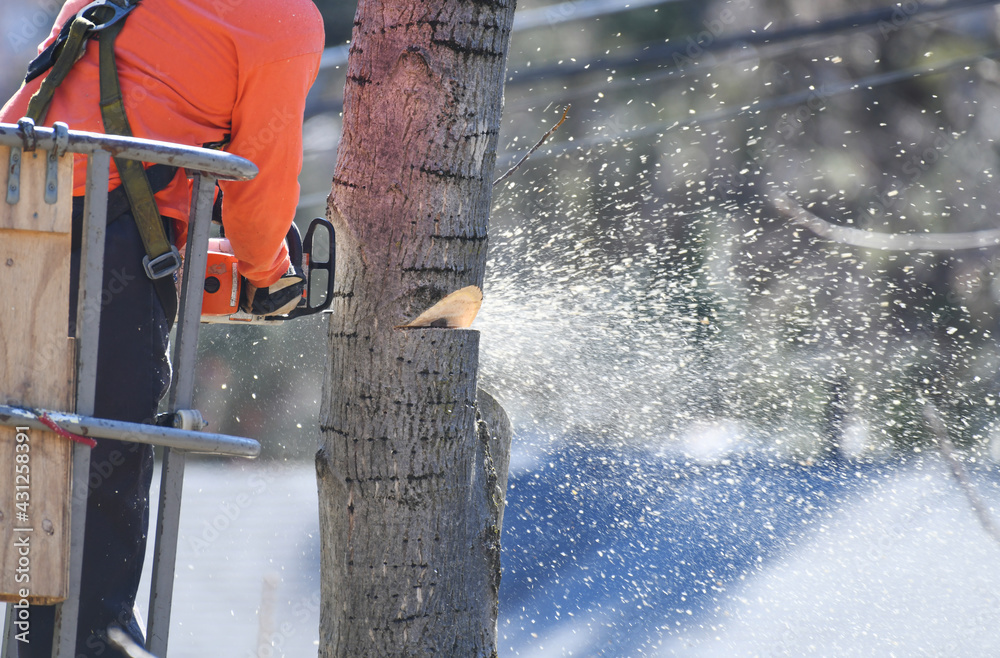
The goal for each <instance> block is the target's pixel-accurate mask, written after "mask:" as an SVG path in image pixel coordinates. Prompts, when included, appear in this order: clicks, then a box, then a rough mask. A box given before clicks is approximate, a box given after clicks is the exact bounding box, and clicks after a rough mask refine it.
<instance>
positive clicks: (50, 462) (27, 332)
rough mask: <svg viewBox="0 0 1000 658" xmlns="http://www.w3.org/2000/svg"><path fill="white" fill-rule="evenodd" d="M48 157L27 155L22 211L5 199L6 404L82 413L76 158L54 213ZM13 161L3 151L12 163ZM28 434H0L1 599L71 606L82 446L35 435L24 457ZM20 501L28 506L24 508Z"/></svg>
mask: <svg viewBox="0 0 1000 658" xmlns="http://www.w3.org/2000/svg"><path fill="white" fill-rule="evenodd" d="M46 155H47V154H46V153H45V152H38V153H37V157H35V155H33V154H26V157H25V159H24V161H23V164H22V168H21V176H22V179H21V199H20V202H19V203H18V204H17V205H15V206H9V205H7V204H6V203H4V202H3V200H2V197H0V227H2V228H0V400H2V401H3V402H4V403H5V404H11V405H18V406H27V407H35V408H45V409H52V410H58V411H73V410H74V405H73V397H74V396H73V393H74V387H73V379H74V359H73V353H72V348H71V344H70V340H69V338H68V337H67V334H68V328H69V252H70V233H69V231H70V226H71V221H72V219H71V214H72V205H71V193H72V190H71V187H72V186H71V181H72V167H71V164H72V158H71V157H68V156H67V157H63V158H62V159H61V161H60V165H59V183H60V190H59V192H60V194H59V200H58V202H57V203H56V204H54V205H48V204H46V203H45V202H44V200H43V195H44V180H45V164H46ZM7 157H8V150H7V149H0V158H2V161H3V162H4V163H6V162H7ZM5 169H6V167H5ZM3 180H4V182H5V183H6V173H5V174H4V175H3ZM18 434H19V433H18V431H17V430H16V429H15V428H12V427H8V426H5V425H4V426H0V600H3V601H9V602H15V603H17V602H19V601H21V600H22V599H24V600H26V601H27V602H29V603H40V604H52V603H56V602H59V601H61V600H63V599H65V598H66V594H67V590H68V586H69V578H68V575H69V572H68V566H69V534H70V533H69V530H70V528H69V526H70V496H71V492H70V473H71V468H72V444H71V443H70V442H69V441H67V440H66V439H64V438H62V437H59V436H57V435H56V434H53V433H51V432H41V431H38V430H26V431H23V432H21V433H20V438H21V442H20V445H27V446H28V449H27V450H26V451H25V450H24V448H22V449H21V451H18V449H17V446H18V445H19V442H18ZM18 455H27V464H23V463H22V464H18V462H17V459H18ZM21 459H22V461H23V460H24V457H21ZM19 465H20V466H25V465H26V466H27V476H28V477H27V481H28V489H27V490H25V489H23V488H22V489H18V488H17V487H18V485H23V484H24V478H21V479H20V480H18V479H17V475H18V474H17V473H16V472H15V468H16V467H17V466H19ZM20 475H25V474H24V473H23V472H22V473H21V474H20ZM19 491H21V492H23V491H27V493H28V497H27V500H21V501H17V500H15V496H16V494H17V493H18V492H19ZM22 498H23V494H22ZM17 502H22V503H23V502H27V503H28V505H27V506H22V507H21V508H20V509H19V508H18V507H17V506H16V503H17ZM19 514H23V515H24V517H21V518H19V516H18V515H19ZM24 518H26V519H27V520H26V521H25V520H24ZM27 529H30V530H27ZM25 542H27V545H25Z"/></svg>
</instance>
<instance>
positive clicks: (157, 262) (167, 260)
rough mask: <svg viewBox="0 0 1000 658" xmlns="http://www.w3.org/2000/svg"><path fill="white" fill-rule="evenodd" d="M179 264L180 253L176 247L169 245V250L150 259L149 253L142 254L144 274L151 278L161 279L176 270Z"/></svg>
mask: <svg viewBox="0 0 1000 658" xmlns="http://www.w3.org/2000/svg"><path fill="white" fill-rule="evenodd" d="M180 266H181V253H180V252H179V251H177V247H170V251H168V252H167V253H165V254H161V255H159V256H157V257H156V258H153V259H150V257H149V255H146V256H143V258H142V268H143V269H144V270H146V276H148V277H149V278H150V279H152V280H154V281H155V280H156V279H162V278H163V277H165V276H170V275H171V274H173V273H174V272H176V271H177V270H178V269H179V268H180Z"/></svg>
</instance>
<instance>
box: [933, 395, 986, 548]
mask: <svg viewBox="0 0 1000 658" xmlns="http://www.w3.org/2000/svg"><path fill="white" fill-rule="evenodd" d="M924 419H925V420H926V421H927V424H928V425H930V427H931V431H932V432H934V437H935V439H937V446H938V451H939V452H940V453H941V457H942V458H943V459H944V461H945V463H946V464H948V468H949V469H950V470H951V475H952V477H954V478H955V482H957V483H958V486H959V487H961V489H962V491H963V492H965V497H966V498H968V499H969V505H970V506H971V507H972V511H973V512H975V513H976V518H978V519H979V524H980V525H981V526H983V530H985V531H986V534H988V535H989V536H990V537H992V538H993V539H994V541H996V542H997V543H1000V528H998V527H997V525H996V523H994V521H993V516H992V515H991V514H990V510H989V508H988V507H987V506H986V503H984V502H983V499H982V498H980V497H979V494H978V493H976V488H975V486H974V485H973V484H972V481H971V480H970V479H969V475H968V474H967V473H966V472H965V467H964V466H962V462H961V461H960V460H959V459H958V457H956V456H955V447H954V446H953V445H952V443H951V439H949V438H948V429H947V428H946V427H945V424H944V421H943V420H942V419H941V414H940V413H938V410H937V408H936V407H935V406H934V405H933V404H931V403H929V402H927V403H925V404H924Z"/></svg>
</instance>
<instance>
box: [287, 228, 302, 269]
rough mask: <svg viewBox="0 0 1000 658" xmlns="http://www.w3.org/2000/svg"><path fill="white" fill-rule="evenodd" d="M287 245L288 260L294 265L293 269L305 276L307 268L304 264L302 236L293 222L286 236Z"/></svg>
mask: <svg viewBox="0 0 1000 658" xmlns="http://www.w3.org/2000/svg"><path fill="white" fill-rule="evenodd" d="M285 245H286V246H287V247H288V260H289V261H291V263H292V268H293V269H294V270H295V271H296V272H299V273H301V274H302V276H305V267H304V265H305V264H304V263H303V262H302V236H301V235H300V234H299V227H298V226H296V225H295V222H292V225H291V226H289V227H288V233H286V234H285Z"/></svg>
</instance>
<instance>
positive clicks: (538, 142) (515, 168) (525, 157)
mask: <svg viewBox="0 0 1000 658" xmlns="http://www.w3.org/2000/svg"><path fill="white" fill-rule="evenodd" d="M571 107H573V106H572V105H567V106H566V109H565V110H563V114H562V118H561V119H559V123H557V124H556V125H554V126H552V127H551V128H549V131H548V132H547V133H545V134H544V135H542V138H541V139H540V140H538V141H537V142H536V143H535V145H534V146H532V147H531V148H530V149H528V152H527V153H525V154H524V157H523V158H521V159H520V160H518V161H517V163H516V164H515V165H514V166H513V167H511V168H510V169H508V170H507V173H505V174H504V175H503V176H501V177H500V178H498V179H496V180H495V181H493V185H499V184H500V183H502V182H503V181H505V180H507V179H508V178H510V177H511V175H513V173H514V172H515V171H517V170H518V169H519V168H520V166H521V165H523V164H524V161H525V160H527V159H528V158H529V157H530V156H531V154H532V153H534V152H535V151H537V150H538V147H540V146H541V145H542V144H544V143H545V140H547V139H548V138H549V137H551V136H552V133H554V132H555V131H557V130H559V126H561V125H563V121H565V120H566V117H567V116H568V115H569V108H571Z"/></svg>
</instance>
